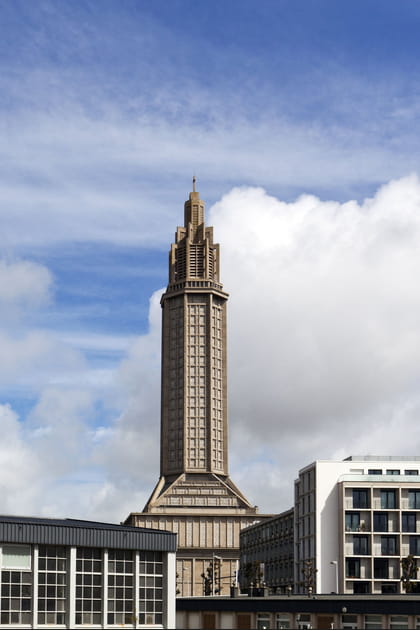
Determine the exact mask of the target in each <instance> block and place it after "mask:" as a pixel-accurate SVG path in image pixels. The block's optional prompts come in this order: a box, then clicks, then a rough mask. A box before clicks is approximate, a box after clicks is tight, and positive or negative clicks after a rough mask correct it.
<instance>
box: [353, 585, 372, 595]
mask: <svg viewBox="0 0 420 630" xmlns="http://www.w3.org/2000/svg"><path fill="white" fill-rule="evenodd" d="M353 593H358V594H361V593H370V584H369V582H353Z"/></svg>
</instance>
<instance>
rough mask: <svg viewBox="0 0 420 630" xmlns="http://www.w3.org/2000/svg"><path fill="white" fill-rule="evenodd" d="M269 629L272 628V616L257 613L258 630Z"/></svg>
mask: <svg viewBox="0 0 420 630" xmlns="http://www.w3.org/2000/svg"><path fill="white" fill-rule="evenodd" d="M268 628H271V625H270V615H267V614H266V613H257V630H266V629H268Z"/></svg>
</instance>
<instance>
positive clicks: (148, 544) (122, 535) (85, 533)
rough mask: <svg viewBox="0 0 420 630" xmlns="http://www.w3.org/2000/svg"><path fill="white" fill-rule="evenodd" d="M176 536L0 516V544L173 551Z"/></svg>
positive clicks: (141, 529)
mask: <svg viewBox="0 0 420 630" xmlns="http://www.w3.org/2000/svg"><path fill="white" fill-rule="evenodd" d="M176 538H177V536H176V534H173V533H172V532H168V531H165V530H158V529H150V528H146V527H132V526H130V525H123V524H116V523H102V522H97V521H84V520H79V519H72V518H66V519H56V518H45V517H38V516H13V515H0V542H3V543H22V544H45V545H48V544H49V545H66V546H75V547H102V548H111V549H133V550H135V549H139V550H144V551H176Z"/></svg>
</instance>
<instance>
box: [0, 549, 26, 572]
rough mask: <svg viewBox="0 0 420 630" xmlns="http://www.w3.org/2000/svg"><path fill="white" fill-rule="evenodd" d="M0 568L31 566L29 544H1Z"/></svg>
mask: <svg viewBox="0 0 420 630" xmlns="http://www.w3.org/2000/svg"><path fill="white" fill-rule="evenodd" d="M1 567H2V569H23V570H24V569H26V570H30V568H31V548H30V547H29V545H28V546H27V545H3V547H2V553H1Z"/></svg>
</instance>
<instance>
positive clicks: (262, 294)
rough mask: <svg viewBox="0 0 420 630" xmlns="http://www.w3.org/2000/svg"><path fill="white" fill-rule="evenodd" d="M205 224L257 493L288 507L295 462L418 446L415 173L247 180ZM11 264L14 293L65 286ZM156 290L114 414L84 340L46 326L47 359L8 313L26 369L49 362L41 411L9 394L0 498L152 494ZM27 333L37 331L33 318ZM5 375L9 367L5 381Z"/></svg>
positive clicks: (239, 460)
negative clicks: (357, 195) (268, 184)
mask: <svg viewBox="0 0 420 630" xmlns="http://www.w3.org/2000/svg"><path fill="white" fill-rule="evenodd" d="M207 223H208V224H209V225H213V226H214V229H215V239H216V241H217V242H220V244H221V253H222V262H221V273H222V281H223V283H224V286H225V289H226V290H227V291H228V292H229V293H230V295H231V297H230V300H229V331H228V337H229V401H230V454H231V474H232V477H233V479H234V480H235V481H236V482H237V483H238V485H239V486H240V487H241V489H242V490H243V491H245V492H246V493H247V494H248V497H249V498H250V500H251V501H253V502H254V503H257V502H258V504H259V507H260V509H261V510H263V511H265V512H273V513H274V512H278V511H281V510H283V509H287V508H288V507H290V505H291V504H292V489H293V479H294V478H295V476H296V473H297V471H298V469H299V468H301V467H303V466H305V465H306V464H308V463H310V462H311V461H313V460H314V459H322V458H331V457H338V458H342V457H345V456H347V455H350V454H369V453H370V454H395V455H403V454H415V453H418V451H419V448H420V429H418V428H417V427H418V422H417V418H418V412H419V410H420V395H419V382H420V367H419V366H420V294H419V291H418V277H419V274H420V247H419V244H420V182H419V179H418V177H417V176H415V175H410V176H407V177H404V178H402V179H399V180H394V181H390V182H389V183H388V184H386V185H384V186H382V187H381V188H380V189H379V190H378V191H377V193H376V194H375V195H374V196H373V197H372V198H369V199H366V200H365V201H363V202H362V203H357V202H355V201H348V202H346V203H339V202H337V201H323V200H320V199H319V198H317V197H315V196H313V195H302V196H300V197H299V198H297V199H296V200H295V201H293V202H289V203H287V202H285V201H282V200H281V199H278V198H276V197H273V196H270V195H269V194H267V192H266V191H265V190H263V189H262V188H253V187H242V188H234V189H232V190H231V191H230V192H229V193H228V194H227V195H225V196H224V197H223V198H222V199H221V200H220V201H219V202H217V203H216V204H215V205H214V206H213V207H212V208H211V209H210V211H209V212H208V218H207ZM19 265H20V266H19ZM22 265H23V266H22ZM0 272H1V273H3V274H8V278H17V280H16V281H15V282H14V290H13V291H12V290H10V294H8V293H7V291H4V292H3V293H2V294H1V296H0V299H3V301H4V302H8V303H9V304H15V303H18V302H21V303H28V302H31V303H33V304H35V305H37V306H33V308H34V309H35V308H38V309H39V308H40V306H39V305H40V304H45V303H46V302H45V301H47V302H48V300H51V299H52V298H51V287H52V285H53V281H52V278H51V275H50V274H49V272H48V270H46V269H45V268H41V267H37V266H33V265H32V264H31V263H28V262H26V263H19V264H18V266H17V267H16V266H14V265H9V266H7V265H3V266H2V267H1V268H0ZM22 276H23V279H22ZM19 278H20V280H19ZM6 280H7V279H6ZM159 297H160V291H157V292H156V293H155V294H154V295H153V296H152V298H151V301H150V315H149V331H148V333H147V334H145V335H143V336H141V337H139V338H137V339H136V340H134V341H133V340H129V343H130V344H131V345H130V348H129V350H128V352H127V354H126V357H125V359H124V360H123V361H122V362H121V363H120V364H119V366H117V368H116V369H115V370H114V372H113V373H111V374H110V375H108V376H109V379H110V380H111V383H110V385H111V386H112V390H113V391H114V392H118V396H117V394H116V393H115V396H117V398H118V405H116V406H119V407H120V412H119V413H118V414H114V415H113V416H109V414H108V415H107V414H102V413H101V411H99V412H98V406H99V407H100V406H101V405H102V406H104V407H106V405H107V404H109V403H110V401H109V398H108V399H107V395H106V394H105V392H104V390H101V388H98V387H96V388H95V387H93V386H92V385H91V382H90V381H89V379H88V378H86V374H89V370H90V368H91V367H92V366H90V365H89V361H88V359H87V358H86V356H85V355H84V354H83V352H82V351H81V350H79V351H78V352H76V351H75V350H74V348H70V347H67V346H66V344H65V343H64V342H63V341H62V340H61V344H62V345H61V346H60V349H59V350H57V348H58V346H54V344H55V343H57V340H56V339H54V337H52V336H50V335H49V333H48V331H44V333H43V334H44V335H45V339H44V341H43V342H42V343H41V342H40V343H39V344H38V346H36V347H37V348H38V349H37V353H38V354H37V355H36V356H37V357H38V358H37V360H35V359H34V355H35V354H36V353H34V350H33V348H32V345H31V344H30V343H23V342H22V341H19V340H16V339H15V338H13V336H11V335H10V333H9V332H8V328H7V326H6V325H5V326H4V330H3V332H2V336H0V346H1V348H0V349H1V350H2V352H7V353H8V356H10V357H12V355H13V352H15V354H16V357H19V356H21V355H19V351H20V352H22V353H23V352H24V349H26V350H25V351H26V355H24V356H23V355H22V357H21V358H20V359H19V361H18V360H15V364H14V365H15V367H14V370H15V372H14V374H15V376H14V378H15V379H16V380H19V378H23V377H24V376H25V375H26V378H29V376H28V375H30V374H35V373H37V372H38V370H39V365H42V364H43V365H44V366H45V370H44V381H43V383H42V384H41V383H38V386H37V389H36V400H35V404H34V405H33V407H32V410H31V411H30V413H28V414H27V415H25V414H23V415H22V417H21V418H18V414H17V412H16V410H13V409H12V408H11V407H10V405H8V404H7V400H4V401H3V404H2V405H1V408H0V413H1V422H2V425H3V427H5V430H6V431H7V433H8V434H9V435H10V443H9V444H8V446H7V447H6V446H5V445H3V447H2V449H1V450H0V473H1V476H2V479H3V487H2V497H3V498H2V505H1V508H0V509H2V510H3V511H10V510H13V511H16V512H23V513H28V512H33V513H39V512H41V513H44V514H46V513H48V514H52V515H67V516H83V517H86V518H88V517H92V518H102V519H104V520H106V519H109V520H114V521H120V520H122V519H123V518H125V516H126V515H127V514H128V512H130V511H137V510H140V509H142V507H143V505H144V503H145V501H146V500H147V498H148V495H149V494H150V493H151V491H152V489H153V486H154V484H155V482H156V481H157V478H158V474H159V470H158V468H159V425H160V421H159V400H160V391H159V388H160V366H159V362H160V306H159ZM28 310H30V309H28V307H27V308H26V311H28ZM25 334H26V337H23V339H26V340H29V339H31V338H32V336H34V335H36V334H38V333H37V331H36V330H33V329H31V328H30V326H27V328H26V329H25ZM103 342H104V340H102V343H103ZM8 344H9V346H12V345H13V344H15V347H14V348H13V347H12V348H11V349H10V348H9V346H8ZM19 344H20V345H19ZM87 345H89V344H87ZM52 347H54V348H55V349H56V350H55V351H56V352H58V353H59V356H60V359H62V365H59V364H58V362H54V361H53V360H52V358H51V357H52V354H54V352H52V351H51V348H52ZM43 362H44V363H43ZM47 368H48V369H47ZM71 370H73V372H74V373H77V372H78V371H83V375H84V376H83V382H84V386H82V385H81V382H80V379H79V381H78V386H77V387H76V386H75V385H74V383H75V382H76V381H77V379H73V380H71V379H70V380H69V379H67V381H66V379H65V378H64V376H65V375H66V374H68V373H69V371H70V372H71ZM63 375H64V376H63ZM8 378H9V377H8V376H7V375H6V374H4V373H2V372H1V370H0V384H1V385H2V386H4V385H5V383H6V382H8V381H7V379H8ZM60 378H61V379H62V382H61V383H60ZM9 380H10V378H9ZM38 380H39V379H38ZM41 380H42V379H41ZM69 383H70V384H69ZM107 388H108V385H107V387H106V388H105V389H107ZM108 396H109V392H108ZM115 402H116V401H115V400H114V403H115ZM261 479H264V486H263V487H262V484H261Z"/></svg>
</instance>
